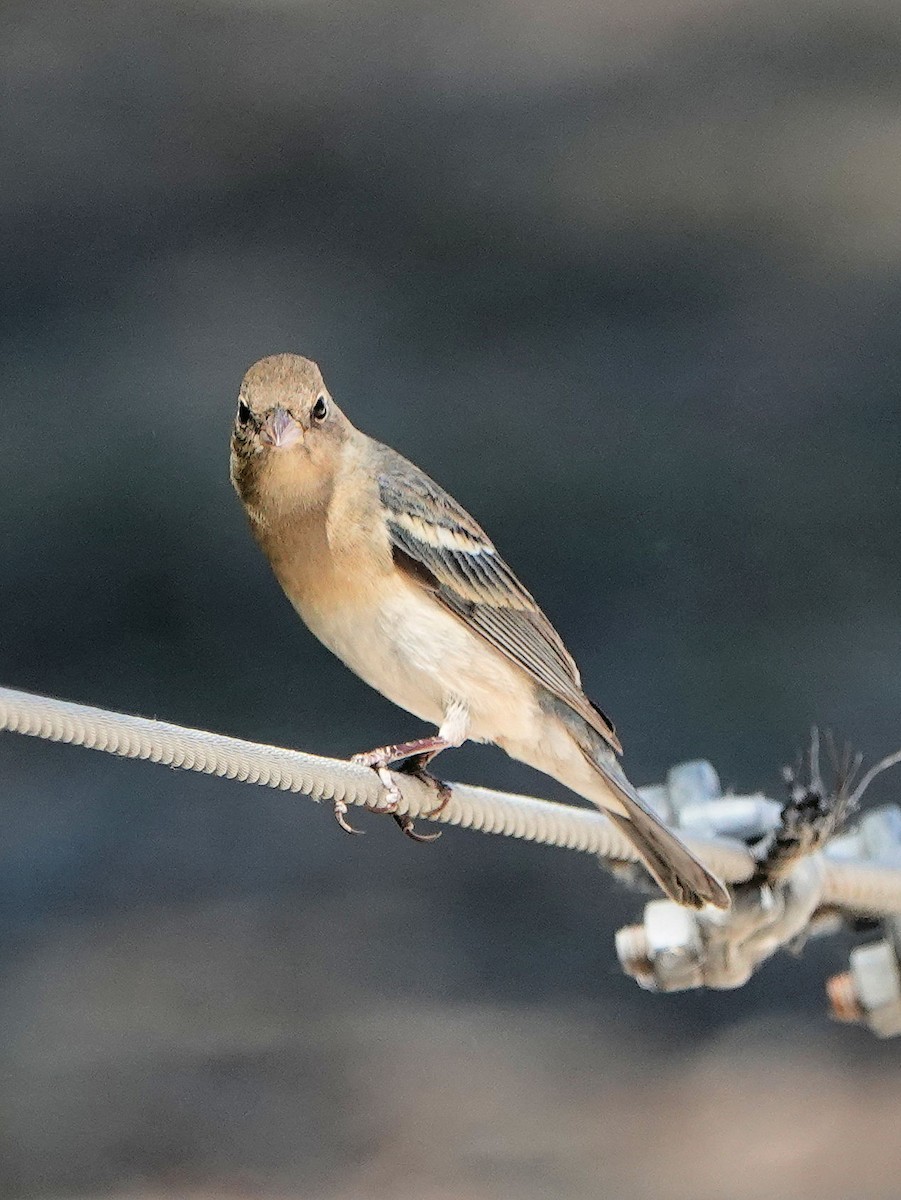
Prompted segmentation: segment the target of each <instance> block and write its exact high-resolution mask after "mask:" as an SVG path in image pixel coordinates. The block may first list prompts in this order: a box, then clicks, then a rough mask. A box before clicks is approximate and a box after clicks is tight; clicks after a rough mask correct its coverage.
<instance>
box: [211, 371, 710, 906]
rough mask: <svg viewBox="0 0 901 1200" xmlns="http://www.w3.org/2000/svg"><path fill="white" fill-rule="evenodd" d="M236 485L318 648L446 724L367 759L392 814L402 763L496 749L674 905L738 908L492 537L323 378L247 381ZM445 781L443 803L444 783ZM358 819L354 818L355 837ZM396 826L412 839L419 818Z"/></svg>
mask: <svg viewBox="0 0 901 1200" xmlns="http://www.w3.org/2000/svg"><path fill="white" fill-rule="evenodd" d="M231 478H232V482H233V484H234V486H235V489H236V490H237V492H238V495H239V496H240V497H241V500H242V501H243V503H244V507H245V509H246V510H247V515H248V517H249V518H250V524H251V528H252V530H253V533H254V536H255V538H256V540H257V541H258V542H259V544H260V546H261V547H262V549H263V552H264V553H265V555H266V557H267V558H268V559H269V562H270V564H271V565H272V569H273V571H274V572H275V575H276V577H277V579H278V581H279V583H280V584H281V585H282V587H283V588H284V590H285V593H286V594H287V596H288V599H289V600H290V601H291V603H292V604H293V606H294V608H295V609H296V610H297V612H298V613H299V614H300V616H301V617H302V618H303V620H304V621H305V622H306V624H307V625H308V626H309V628H310V629H311V630H312V632H313V633H314V634H315V635H316V637H318V638H319V640H320V641H321V642H323V643H324V644H325V645H326V646H327V647H328V648H329V649H330V650H331V651H333V652H334V653H335V654H336V655H337V656H338V657H339V658H340V659H341V660H342V662H344V663H346V664H347V666H349V667H350V669H351V670H352V671H355V672H356V673H357V675H359V676H360V678H361V679H364V680H365V681H366V682H367V683H368V684H370V685H371V686H372V687H374V688H376V689H377V690H378V691H379V692H381V693H382V695H383V696H386V697H387V698H388V699H389V700H392V701H393V702H394V703H395V704H397V705H399V706H400V707H401V708H404V709H406V710H407V711H408V712H411V713H413V714H414V715H415V716H417V717H420V718H421V719H422V720H424V721H428V722H429V723H431V724H434V725H435V726H437V729H438V733H437V735H436V736H433V737H427V738H420V739H417V740H416V741H410V742H401V743H398V744H396V745H392V746H383V747H381V748H379V749H377V750H372V751H370V752H369V753H367V754H363V755H357V756H356V761H358V762H363V763H365V764H366V765H367V766H371V767H373V768H374V769H375V770H376V771H378V773H379V777H380V778H381V780H382V783H383V785H384V787H385V792H386V798H387V804H386V805H385V807H384V808H383V809H381V810H380V811H386V812H391V811H392V810H393V809H395V808H396V803H397V800H398V799H399V792H398V789H397V785H396V783H395V782H394V780H393V779H392V776H391V773H390V771H389V770H388V767H389V765H390V764H392V763H402V764H403V766H401V767H400V768H399V769H401V770H404V769H406V770H409V771H412V772H413V773H414V774H418V775H420V776H423V777H425V778H428V779H430V780H431V776H427V775H426V774H425V767H426V766H427V764H428V763H429V761H430V760H431V759H432V758H434V756H435V755H436V754H438V753H440V752H441V751H442V750H445V749H447V748H448V747H450V746H459V745H461V744H462V743H463V742H464V741H466V740H467V739H473V740H475V741H479V742H491V743H493V744H494V745H497V746H500V747H501V748H502V749H504V750H506V752H507V753H508V754H509V755H511V756H512V757H513V758H516V759H519V760H520V761H521V762H524V763H528V764H529V765H530V766H532V767H536V768H537V769H538V770H539V771H544V772H545V773H546V774H548V775H551V776H552V777H553V778H554V779H557V780H559V781H560V782H561V783H563V784H564V785H565V786H566V787H568V788H570V789H571V790H572V791H574V792H576V793H578V794H579V795H580V796H583V797H585V798H586V799H587V800H590V801H592V802H593V803H594V804H596V805H598V807H599V808H602V809H605V810H606V811H607V813H608V814H609V816H610V818H611V820H613V821H614V822H615V823H616V824H617V826H618V827H619V828H620V829H621V830H622V831H623V832H624V833H625V834H627V836H628V837H629V838H630V840H631V841H632V843H633V845H634V846H635V848H636V850H637V851H638V853H639V854H640V855H641V858H642V859H643V861H644V862H645V864H646V866H647V868H648V870H649V871H650V872H651V874H652V875H653V876H654V878H655V879H656V880H657V881H658V883H659V884H660V886H661V887H662V888H663V890H664V891H665V892H666V893H667V894H668V895H669V896H671V897H672V898H673V899H674V900H677V901H679V902H680V903H682V904H688V905H692V906H694V907H700V906H702V905H703V904H705V903H711V904H715V905H718V906H719V907H727V906H728V904H729V897H728V893H727V892H726V890H725V888H724V887H723V885H722V884H721V883H720V882H719V880H717V879H716V878H715V877H714V876H713V875H711V873H710V872H709V871H708V870H707V869H706V867H704V866H703V865H702V864H701V863H700V862H699V861H698V860H697V859H696V858H695V857H694V855H693V854H692V853H691V852H690V851H689V850H688V849H687V848H686V847H685V846H684V845H683V844H682V842H680V841H679V839H678V838H677V837H676V836H675V835H674V834H673V833H672V832H671V831H670V830H669V829H668V828H667V827H666V826H665V825H664V824H663V823H662V822H661V821H660V819H659V818H658V817H657V816H656V815H655V814H654V813H653V812H652V811H651V810H650V809H649V808H648V806H647V805H646V804H645V802H644V801H643V800H642V799H641V797H640V796H639V794H638V792H637V791H636V790H635V788H634V787H633V786H632V784H631V783H629V781H628V779H627V778H626V776H625V774H624V773H623V771H622V769H621V768H620V766H619V763H618V762H617V760H616V753H619V752H620V750H621V747H620V744H619V740H618V738H617V736H616V733H615V732H614V729H613V726H612V724H611V723H610V721H609V720H608V719H607V718H606V717H605V716H604V714H603V713H602V712H601V710H600V709H599V708H597V707H596V706H595V705H594V704H593V703H592V702H591V701H590V700H589V699H588V698H587V696H586V695H585V693H584V692H583V691H582V684H581V680H580V678H579V671H578V668H577V667H576V664H575V662H574V661H573V659H572V657H571V656H570V654H569V652H568V651H567V649H566V647H565V646H564V645H563V642H562V641H561V639H560V637H559V635H558V634H557V632H556V631H555V629H554V628H553V626H552V625H551V623H550V621H549V620H548V619H547V617H546V616H545V615H544V613H543V612H542V611H541V610H540V609H539V607H538V605H537V604H536V603H535V601H534V600H533V599H532V596H531V595H530V594H529V592H527V591H526V589H525V588H524V587H523V585H522V584H521V583H520V582H519V580H518V579H517V578H516V576H515V575H514V574H513V572H512V571H511V569H510V568H509V567H508V566H507V564H506V563H505V562H504V560H503V559H502V558H501V556H500V555H499V554H498V553H497V551H496V550H495V548H494V546H493V544H492V543H491V542H490V541H489V539H488V537H487V536H486V534H485V533H484V532H483V530H482V529H481V528H480V527H479V526H478V525H477V524H476V522H475V521H474V520H473V518H472V517H471V516H470V515H469V513H467V512H466V511H465V509H463V508H462V507H461V506H460V505H459V504H458V503H457V502H456V500H454V499H453V498H452V497H451V496H449V495H448V494H447V492H445V491H443V490H442V489H441V488H440V487H438V485H437V484H436V483H433V482H432V480H431V479H429V477H428V476H427V475H425V474H424V473H423V472H422V471H420V470H419V468H418V467H416V466H414V465H413V464H412V463H410V462H408V461H407V460H406V459H405V458H402V457H401V456H400V455H399V454H397V453H396V452H395V451H394V450H391V449H389V448H388V447H387V446H383V445H381V444H380V443H379V442H376V441H373V439H372V438H370V437H367V436H366V434H364V433H361V432H360V431H359V430H358V429H355V428H354V426H353V425H351V423H350V421H349V420H348V419H347V417H346V416H345V415H344V413H343V412H342V411H341V410H340V409H339V408H338V406H337V405H336V404H335V402H334V400H333V399H332V397H331V395H330V394H329V391H328V389H327V388H326V386H325V384H324V382H323V380H322V375H321V374H320V372H319V368H318V367H317V366H316V364H315V363H313V362H311V361H310V360H309V359H306V358H301V357H300V356H298V355H295V354H277V355H273V356H272V357H270V358H264V359H261V361H260V362H258V363H256V364H255V365H254V366H252V367H251V368H250V370H249V371H248V372H247V374H246V375H245V377H244V381H243V383H242V384H241V390H240V393H239V396H238V411H237V415H236V418H235V426H234V433H233V436H232V442H231ZM432 782H433V783H435V784H436V786H437V787H438V789H439V795H440V797H441V801H442V803H443V802H444V801H445V799H446V794H447V792H446V789H445V788H444V785H440V784H438V783H437V781H435V780H432ZM345 812H346V806H344V805H342V804H339V805H337V806H336V811H335V815H336V817H337V818H338V821H339V823H340V824H341V825H342V826H343V827H344V828H345V829H349V828H350V827H349V826H348V825H347V822H346V821H345V818H344V813H345ZM396 819H397V820H398V823H399V824H401V826H402V827H403V828H404V829H405V831H406V832H410V833H412V823H411V822H410V821H409V819H408V818H401V817H396ZM413 836H418V835H413ZM420 840H425V839H420Z"/></svg>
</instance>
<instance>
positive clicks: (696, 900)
mask: <svg viewBox="0 0 901 1200" xmlns="http://www.w3.org/2000/svg"><path fill="white" fill-rule="evenodd" d="M593 741H594V739H592V742H593ZM580 749H581V750H582V753H583V754H584V755H585V757H586V758H587V759H588V761H589V762H590V763H591V765H592V766H593V767H594V768H595V770H596V771H598V772H599V774H600V775H601V776H602V777H603V779H604V782H605V783H606V784H607V786H608V787H609V788H610V789H611V790H612V791H613V793H614V794H615V796H616V797H617V799H618V800H619V801H620V803H621V804H622V805H623V807H624V808H625V810H626V815H625V816H623V815H622V814H621V813H618V812H613V811H611V810H609V809H608V810H607V816H608V817H609V818H610V820H611V821H613V823H614V824H615V825H616V827H617V828H618V829H619V830H620V831H621V832H622V833H624V834H625V836H626V837H627V838H628V839H629V841H630V842H631V843H632V845H633V846H634V847H635V849H636V850H637V852H638V854H639V857H640V858H641V860H642V862H643V863H644V864H645V866H646V867H647V869H648V870H649V871H650V872H651V874H652V875H653V876H654V878H655V879H656V880H657V882H658V883H659V884H660V886H661V887H662V888H663V890H664V891H665V892H666V894H667V895H668V896H669V897H670V899H671V900H675V901H676V903H677V904H684V905H687V906H688V907H690V908H703V907H704V905H705V904H713V905H715V906H716V907H717V908H728V907H729V904H730V900H729V893H728V892H727V891H726V889H725V887H724V886H723V885H722V883H720V881H719V880H718V879H717V877H716V876H715V875H713V874H711V872H710V871H708V870H707V868H706V867H705V866H704V864H703V863H701V862H700V861H699V860H698V859H697V858H695V856H694V855H693V854H692V852H691V851H690V850H689V849H688V847H687V846H686V845H685V844H684V842H682V841H680V840H679V838H677V837H676V835H675V834H674V833H673V832H672V830H671V829H669V827H668V826H666V825H665V824H664V823H663V821H661V820H660V818H659V817H658V816H657V814H656V813H654V812H652V811H651V809H650V808H649V807H648V805H647V804H646V803H645V802H644V800H642V798H641V796H639V794H638V792H637V791H636V789H635V788H634V787H633V786H632V784H631V783H630V782H629V781H628V779H627V778H626V776H625V774H624V773H623V771H622V769H621V768H620V765H619V763H618V762H617V761H616V759H615V758H614V756H613V753H612V751H610V750H609V749H608V748H607V747H606V746H601V745H591V747H590V748H589V747H587V746H586V745H584V744H583V743H582V742H581V739H580Z"/></svg>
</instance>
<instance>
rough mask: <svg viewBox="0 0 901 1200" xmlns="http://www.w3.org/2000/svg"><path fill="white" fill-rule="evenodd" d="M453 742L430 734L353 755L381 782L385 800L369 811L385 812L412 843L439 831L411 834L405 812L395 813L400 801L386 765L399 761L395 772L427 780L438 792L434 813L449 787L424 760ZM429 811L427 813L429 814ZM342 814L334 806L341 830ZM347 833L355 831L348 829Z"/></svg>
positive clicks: (433, 837) (343, 825)
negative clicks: (414, 739) (374, 773)
mask: <svg viewBox="0 0 901 1200" xmlns="http://www.w3.org/2000/svg"><path fill="white" fill-rule="evenodd" d="M451 745H453V743H452V742H449V741H448V740H447V739H446V738H443V737H441V735H440V734H438V735H436V736H434V737H428V738H418V739H416V741H412V742H395V743H394V744H393V745H391V746H379V747H377V748H376V749H375V750H367V751H366V752H365V753H363V754H355V755H354V756H353V759H352V760H351V761H352V762H355V763H359V765H360V766H361V767H372V769H373V770H374V771H375V772H376V774H377V775H378V777H379V779H380V780H381V782H382V786H383V787H384V789H385V795H386V798H387V800H388V803H387V804H385V805H381V806H379V807H378V808H373V810H372V811H373V812H379V813H389V814H390V815H391V816H392V817H393V818H394V820H395V821H396V822H397V824H398V825H399V826H400V828H401V829H402V830H403V832H404V833H405V834H406V835H407V837H409V838H412V839H413V841H414V842H434V841H435V840H436V839H437V838H439V837H441V834H440V832H439V833H428V834H425V833H415V832H414V830H413V820H412V818H411V817H410V815H409V814H408V813H403V814H401V813H398V812H397V811H396V810H397V806H398V803H399V802H400V799H401V795H400V789H399V788H398V786H397V784H396V783H395V782H394V780H393V779H392V777H391V772H390V771H389V770H388V767H389V765H390V764H392V763H401V764H402V765H401V766H400V767H399V768H398V770H399V771H401V772H403V774H405V775H413V776H414V777H415V778H416V779H420V780H422V782H423V783H428V784H429V785H430V786H433V787H434V788H435V789H436V790H437V792H438V798H439V805H438V807H437V808H436V809H434V810H433V813H434V814H437V813H439V812H441V810H442V809H443V808H444V806H445V805H446V804H447V802H448V800H449V799H450V788H449V787H448V786H447V784H446V783H442V782H441V781H440V780H438V779H435V777H434V776H433V775H430V774H429V773H428V771H427V770H426V766H427V765H428V763H430V762H431V761H432V759H433V758H434V757H435V755H436V754H440V753H441V751H442V750H446V749H447V748H448V747H449V746H451ZM433 813H430V814H429V816H432V815H433ZM343 815H344V814H343V813H341V812H339V811H338V806H337V805H336V806H335V818H336V820H337V821H338V824H339V825H340V826H341V828H342V829H351V827H350V826H348V825H347V822H346V821H344V820H343V819H342V818H343ZM351 832H356V830H352V829H351Z"/></svg>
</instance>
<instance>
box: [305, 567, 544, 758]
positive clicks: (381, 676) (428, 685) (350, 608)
mask: <svg viewBox="0 0 901 1200" xmlns="http://www.w3.org/2000/svg"><path fill="white" fill-rule="evenodd" d="M300 615H301V616H302V617H303V619H304V620H305V621H306V623H307V625H309V627H310V629H311V630H312V632H313V633H314V634H315V635H316V636H317V637H318V638H319V640H320V641H321V642H323V643H324V644H325V645H326V646H327V647H328V648H329V649H330V650H331V651H332V652H333V653H334V654H336V655H337V656H338V658H340V659H341V661H342V662H343V663H345V664H346V665H347V666H348V667H350V669H351V670H352V671H354V672H355V673H356V674H357V675H359V676H360V678H361V679H363V680H364V681H365V682H366V683H368V684H369V685H370V686H371V687H374V688H375V689H376V691H379V692H381V693H382V695H383V696H385V697H387V699H389V700H391V701H392V702H393V703H394V704H397V705H398V706H399V707H400V708H404V709H406V710H407V711H408V712H411V713H413V714H414V715H415V716H417V717H419V718H420V719H422V720H424V721H428V722H430V723H431V724H434V725H440V724H441V722H442V721H443V719H444V717H445V714H446V713H447V710H448V708H449V707H450V706H451V705H452V704H454V703H457V704H461V703H462V705H463V706H465V708H466V710H467V711H468V713H469V736H470V737H471V738H473V739H475V740H478V741H490V742H494V741H497V740H498V738H499V737H500V736H502V735H504V734H506V735H508V736H512V737H514V738H515V739H516V740H519V739H528V737H529V736H530V734H531V732H532V730H533V726H534V718H535V715H536V712H537V708H538V706H537V702H536V700H535V694H534V693H535V689H534V687H533V685H532V684H531V682H530V681H529V680H528V678H527V676H526V675H525V673H524V672H523V671H522V670H520V669H519V668H517V667H516V666H514V664H512V663H510V662H509V661H508V660H507V659H506V658H505V657H504V656H503V655H501V654H500V653H499V652H498V651H496V650H494V649H492V647H491V646H489V645H488V644H487V643H486V642H485V641H484V640H483V639H482V638H480V637H479V636H478V634H476V633H474V632H472V630H470V629H468V628H467V627H466V626H465V625H464V624H463V622H462V621H461V620H459V619H458V618H457V617H455V616H453V614H452V613H449V612H447V610H446V609H444V608H442V607H441V605H440V604H439V603H438V602H437V601H436V600H435V599H434V597H432V596H430V595H428V594H427V593H425V592H423V591H422V590H421V589H420V588H419V587H417V586H415V585H407V584H404V585H403V586H402V587H400V588H398V587H396V586H392V587H390V588H385V589H383V590H381V593H380V594H378V593H377V594H375V595H373V596H370V597H369V598H368V599H367V601H366V602H364V603H360V604H353V605H342V606H341V609H340V611H339V610H337V609H332V610H331V611H330V612H328V613H319V612H317V611H315V610H314V611H311V610H309V609H307V610H306V611H304V610H301V611H300Z"/></svg>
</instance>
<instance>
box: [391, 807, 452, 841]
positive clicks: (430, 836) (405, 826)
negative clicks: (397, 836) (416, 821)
mask: <svg viewBox="0 0 901 1200" xmlns="http://www.w3.org/2000/svg"><path fill="white" fill-rule="evenodd" d="M391 815H392V817H394V819H395V821H397V823H398V825H399V826H400V828H401V830H402V832H403V833H405V834H406V835H407V837H408V838H410V839H411V840H412V841H414V842H437V841H438V839H439V838H440V837H441V830H440V829H439V830H438V832H437V833H417V832H416V831H415V829H414V828H413V818H412V817H411V816H410V814H409V813H392V814H391Z"/></svg>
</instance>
